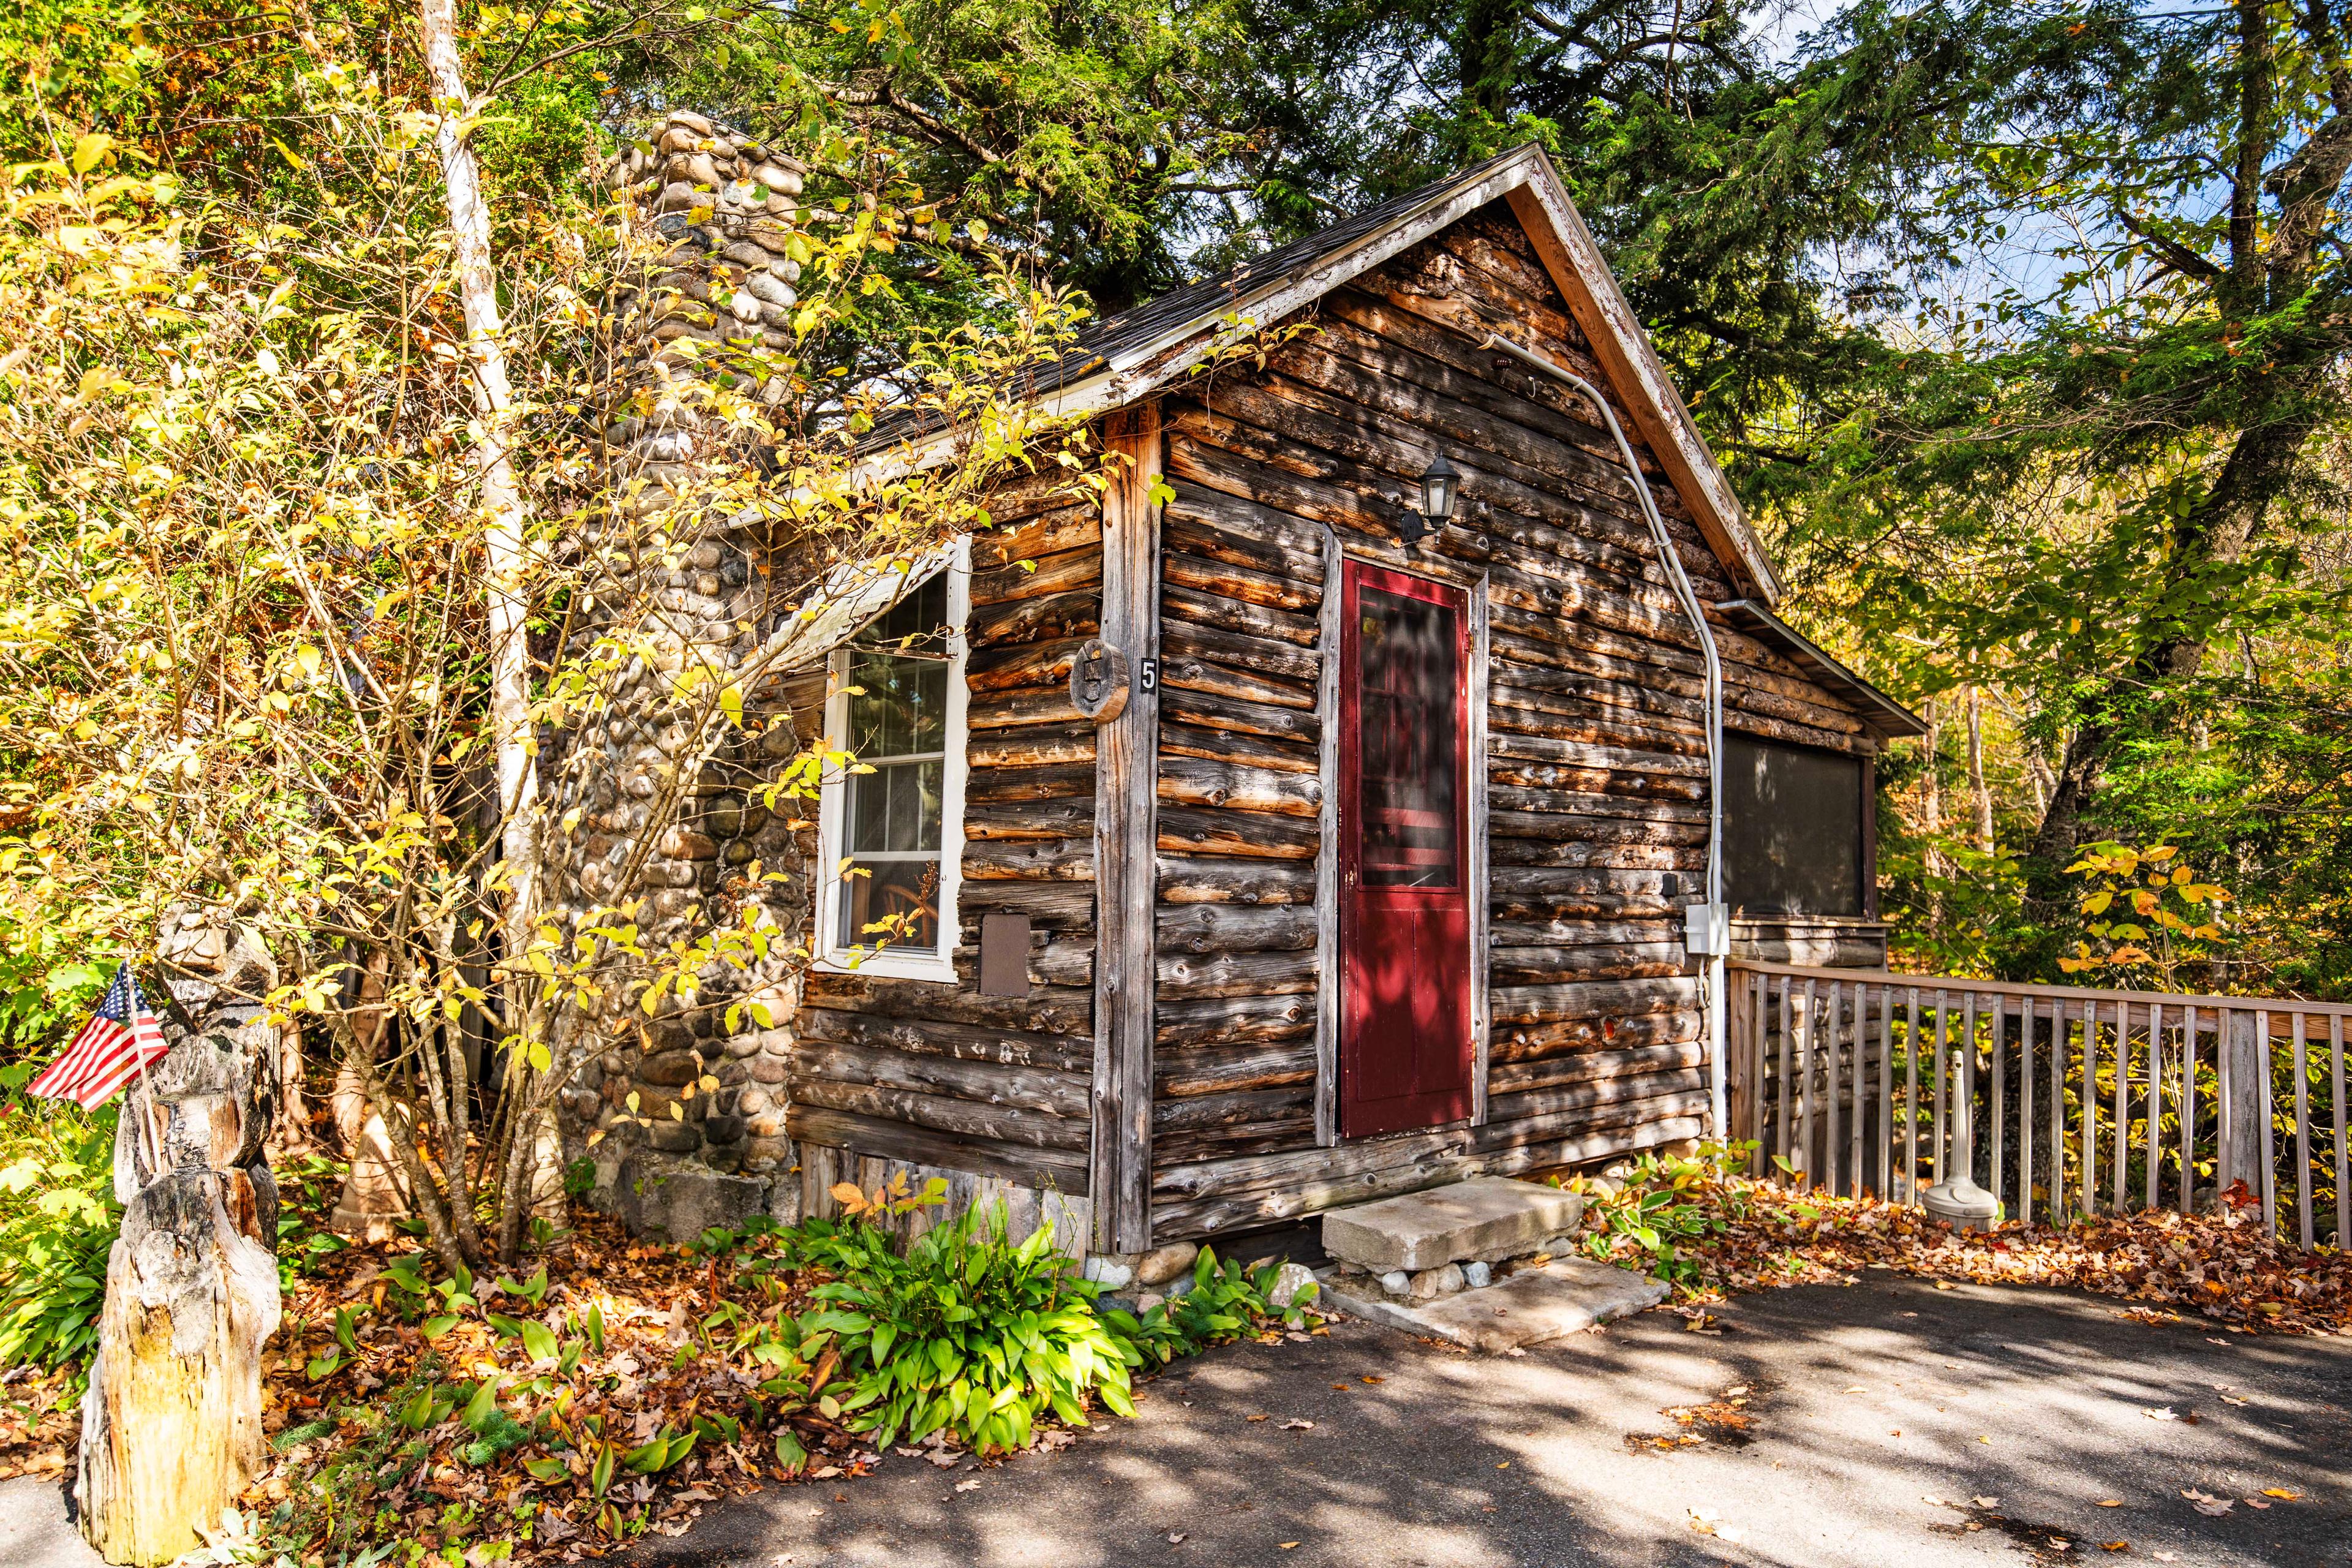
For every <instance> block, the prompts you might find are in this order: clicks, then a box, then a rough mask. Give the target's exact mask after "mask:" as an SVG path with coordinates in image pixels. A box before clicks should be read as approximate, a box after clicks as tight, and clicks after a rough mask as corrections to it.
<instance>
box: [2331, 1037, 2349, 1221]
mask: <svg viewBox="0 0 2352 1568" xmlns="http://www.w3.org/2000/svg"><path fill="white" fill-rule="evenodd" d="M2327 1098H2328V1100H2329V1101H2330V1102H2331V1103H2332V1104H2333V1105H2334V1106H2335V1107H2336V1246H2337V1247H2343V1248H2345V1249H2346V1250H2347V1251H2352V1204H2347V1203H2346V1202H2345V1201H2344V1200H2345V1192H2344V1188H2345V1185H2346V1178H2347V1176H2352V1157H2347V1152H2346V1150H2345V1147H2344V1122H2345V1116H2344V1015H2343V1014H2341V1013H2331V1014H2329V1015H2328V1016H2327Z"/></svg>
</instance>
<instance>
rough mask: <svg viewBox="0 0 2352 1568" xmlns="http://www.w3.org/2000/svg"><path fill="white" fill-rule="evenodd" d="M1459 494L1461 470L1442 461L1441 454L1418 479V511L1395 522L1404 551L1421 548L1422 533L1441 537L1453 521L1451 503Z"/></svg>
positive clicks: (1458, 497)
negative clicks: (1419, 497)
mask: <svg viewBox="0 0 2352 1568" xmlns="http://www.w3.org/2000/svg"><path fill="white" fill-rule="evenodd" d="M1461 494H1462V470H1461V469H1459V468H1455V467H1454V465H1453V464H1451V463H1449V462H1447V461H1446V460H1445V454H1444V453H1443V452H1440V453H1439V454H1438V455H1437V458H1436V460H1435V461H1434V462H1433V463H1431V464H1430V465H1429V468H1427V469H1426V470H1425V471H1424V472H1423V474H1422V476H1421V510H1418V511H1408V512H1406V513H1405V515H1404V516H1403V517H1402V518H1400V519H1399V520H1398V522H1397V531H1398V533H1399V535H1400V536H1401V537H1402V539H1403V540H1404V545H1405V548H1406V549H1408V550H1411V549H1412V548H1413V547H1415V546H1416V545H1418V544H1420V542H1421V540H1422V536H1423V534H1425V533H1443V532H1444V531H1445V525H1446V524H1447V523H1449V522H1451V521H1454V502H1455V500H1458V499H1460V497H1461Z"/></svg>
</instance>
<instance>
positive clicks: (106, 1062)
mask: <svg viewBox="0 0 2352 1568" xmlns="http://www.w3.org/2000/svg"><path fill="white" fill-rule="evenodd" d="M171 1048H172V1047H170V1046H169V1045H167V1044H165V1043H164V1040H163V1025H162V1024H160V1023H158V1022H156V1019H155V1015H154V1014H152V1013H150V1012H149V1011H148V1010H147V1004H146V1003H145V1002H143V1001H142V1000H140V996H139V982H138V981H137V979H135V978H134V977H133V976H132V975H131V965H130V964H128V963H125V964H124V965H122V967H121V968H120V969H117V970H116V971H115V972H114V984H111V985H110V986H108V987H107V988H106V997H105V999H104V1000H103V1001H101V1002H100V1003H99V1005H98V1011H97V1012H96V1013H93V1014H92V1015H90V1020H89V1023H87V1024H84V1025H83V1026H81V1033H80V1034H79V1035H76V1036H75V1037H73V1044H71V1045H69V1046H68V1047H66V1049H65V1054H64V1055H63V1056H61V1057H59V1058H58V1059H57V1060H55V1061H53V1062H51V1063H50V1064H49V1065H48V1066H47V1067H46V1068H42V1069H41V1075H40V1076H39V1077H38V1078H37V1079H34V1080H33V1081H32V1082H31V1083H29V1084H26V1086H25V1087H26V1089H27V1090H28V1091H30V1092H31V1093H34V1094H44V1095H47V1096H48V1097H49V1098H50V1099H52V1100H74V1101H76V1102H77V1103H79V1105H80V1106H81V1108H82V1109H83V1110H97V1109H98V1108H99V1107H100V1106H101V1105H104V1104H105V1103H106V1102H107V1101H108V1100H111V1099H112V1098H114V1094H115V1091H116V1090H118V1089H121V1087H122V1086H123V1085H124V1084H126V1083H128V1082H130V1081H131V1076H132V1075H133V1074H135V1073H138V1072H140V1071H142V1070H143V1069H144V1068H146V1067H147V1065H148V1064H149V1063H150V1062H152V1061H154V1060H155V1059H156V1058H159V1057H161V1056H163V1053H164V1052H166V1051H168V1050H170V1049H171Z"/></svg>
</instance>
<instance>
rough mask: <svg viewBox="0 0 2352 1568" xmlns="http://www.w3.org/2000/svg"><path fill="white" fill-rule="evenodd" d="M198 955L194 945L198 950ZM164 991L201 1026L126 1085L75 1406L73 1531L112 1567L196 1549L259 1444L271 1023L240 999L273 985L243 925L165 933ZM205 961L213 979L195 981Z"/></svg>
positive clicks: (270, 1309) (258, 1459) (270, 1185)
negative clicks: (115, 1207) (197, 934)
mask: <svg viewBox="0 0 2352 1568" xmlns="http://www.w3.org/2000/svg"><path fill="white" fill-rule="evenodd" d="M207 948H208V949H209V951H206V949H207ZM165 957H166V961H167V962H172V961H173V960H174V959H176V960H177V963H174V968H175V970H176V971H177V972H178V973H179V974H180V975H181V976H190V972H191V971H194V975H193V976H190V977H187V978H177V979H175V980H174V983H173V987H172V989H173V994H175V995H176V996H177V997H179V999H180V1000H181V1001H182V1002H183V1003H184V1004H185V1005H188V1007H189V1010H190V1011H191V1012H192V1014H193V1016H194V1018H195V1020H196V1021H197V1023H198V1030H197V1032H195V1033H194V1034H191V1033H188V1032H186V1031H185V1030H183V1029H179V1028H176V1027H174V1026H173V1025H171V1024H169V1023H167V1024H166V1026H165V1032H166V1034H167V1035H173V1036H177V1038H175V1039H174V1040H173V1044H172V1049H171V1052H170V1054H169V1055H168V1056H166V1057H165V1058H163V1060H162V1061H160V1062H158V1063H156V1064H155V1066H154V1067H153V1068H151V1069H149V1071H148V1073H147V1075H146V1076H145V1078H144V1079H134V1080H132V1083H131V1087H130V1089H127V1090H126V1091H125V1093H124V1097H123V1103H122V1112H121V1124H120V1126H119V1128H118V1130H117V1132H116V1135H115V1150H114V1184H115V1194H116V1195H117V1196H118V1197H119V1198H121V1201H122V1204H123V1215H122V1232H121V1235H120V1236H119V1237H116V1238H115V1242H114V1247H113V1250H112V1252H111V1253H110V1256H109V1258H108V1260H107V1279H106V1307H105V1310H104V1312H103V1313H102V1315H101V1316H100V1321H99V1343H98V1352H97V1354H96V1356H95V1357H94V1358H93V1360H92V1362H91V1364H90V1378H89V1394H87V1395H86V1396H85V1397H84V1399H83V1401H82V1431H81V1456H80V1458H81V1473H80V1479H79V1481H78V1483H77V1484H76V1488H75V1495H76V1498H77V1500H78V1501H79V1506H80V1515H81V1531H82V1534H83V1536H84V1537H85V1538H87V1539H88V1540H89V1543H90V1544H91V1545H92V1546H93V1547H95V1548H97V1550H98V1552H99V1553H100V1555H101V1556H103V1557H104V1558H105V1559H106V1560H107V1561H108V1562H110V1563H141V1564H152V1563H168V1562H170V1561H171V1560H172V1559H173V1558H174V1557H177V1556H179V1555H180V1554H181V1553H183V1552H189V1551H192V1550H194V1548H196V1547H197V1546H200V1545H202V1544H203V1541H202V1539H201V1537H200V1536H199V1535H198V1533H197V1530H196V1527H197V1526H198V1525H199V1524H202V1525H205V1526H207V1527H209V1526H211V1525H214V1524H215V1523H217V1522H218V1521H219V1519H220V1516H221V1510H223V1509H225V1508H226V1507H227V1506H228V1505H229V1504H230V1503H231V1502H233V1501H234V1500H236V1495H237V1493H239V1492H240V1491H242V1490H243V1489H245V1487H246V1485H247V1482H248V1481H249V1480H250V1479H251V1478H252V1476H253V1474H254V1472H255V1471H256V1470H257V1468H259V1466H260V1465H261V1463H262V1460H263V1458H264V1457H265V1455H266V1453H267V1451H268V1444H267V1441H266V1439H265V1436H264V1435H263V1432H262V1407H261V1349H262V1346H263V1344H264V1343H265V1342H267V1341H268V1338H269V1336H270V1335H271V1334H272V1333H274V1332H276V1331H277V1329H278V1264H277V1259H276V1257H275V1253H274V1244H275V1241H276V1237H277V1230H278V1187H277V1184H276V1182H275V1181H274V1180H273V1179H272V1177H271V1175H270V1173H269V1165H268V1158H267V1142H268V1136H269V1130H270V1123H271V1121H272V1119H273V1114H274V1111H275V1108H276V1098H277V1097H276V1075H277V1064H276V1062H275V1060H274V1057H273V1053H274V1052H275V1051H276V1049H277V1047H278V1028H277V1026H275V1025H273V1024H271V1023H270V1022H269V1021H268V1018H267V1016H264V1015H263V1014H262V1012H261V1010H260V1008H259V1007H257V1006H255V1005H251V1003H250V1002H249V1001H247V1000H246V999H247V998H252V997H257V996H258V995H259V994H261V993H262V992H263V991H266V990H267V989H268V986H269V984H272V983H273V982H274V978H275V975H274V970H273V968H272V967H271V965H270V963H269V960H268V955H267V953H266V952H264V951H263V950H262V949H261V948H260V946H259V944H258V943H257V942H254V941H253V940H252V939H251V938H250V937H249V936H247V934H246V933H244V932H243V931H235V932H232V933H229V935H228V939H227V940H226V941H220V942H199V943H196V944H194V945H189V944H181V945H180V946H179V948H178V951H176V952H175V951H174V946H173V943H172V942H170V940H169V938H168V936H167V942H166V948H165ZM206 971H209V973H208V974H207V973H206Z"/></svg>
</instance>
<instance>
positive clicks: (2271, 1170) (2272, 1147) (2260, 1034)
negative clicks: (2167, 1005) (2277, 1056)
mask: <svg viewBox="0 0 2352 1568" xmlns="http://www.w3.org/2000/svg"><path fill="white" fill-rule="evenodd" d="M2254 1050H2255V1054H2256V1056H2257V1057H2258V1058H2260V1060H2261V1063H2262V1077H2261V1079H2260V1080H2259V1082H2260V1085H2261V1092H2260V1093H2259V1094H2258V1095H2257V1096H2256V1098H2255V1101H2254V1104H2255V1108H2256V1110H2258V1111H2259V1113H2260V1114H2261V1116H2262V1119H2263V1235H2264V1236H2267V1237H2270V1238H2271V1239H2272V1240H2273V1241H2276V1240H2277V1239H2278V1148H2277V1142H2278V1141H2277V1139H2276V1137H2275V1135H2274V1134H2273V1130H2272V1127H2271V1123H2272V1121H2273V1120H2274V1119H2275V1117H2276V1111H2275V1110H2273V1107H2272V1104H2271V1015H2270V1009H2269V1008H2267V1007H2259V1008H2256V1009H2255V1010H2254Z"/></svg>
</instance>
